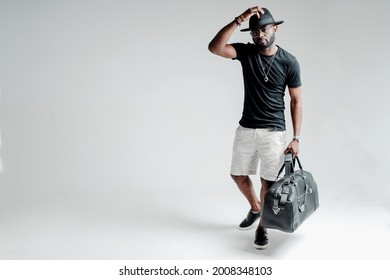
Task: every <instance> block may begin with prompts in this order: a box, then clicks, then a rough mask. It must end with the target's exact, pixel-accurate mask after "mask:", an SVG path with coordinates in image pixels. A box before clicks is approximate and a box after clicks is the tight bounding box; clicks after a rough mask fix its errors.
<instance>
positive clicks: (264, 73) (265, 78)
mask: <svg viewBox="0 0 390 280" xmlns="http://www.w3.org/2000/svg"><path fill="white" fill-rule="evenodd" d="M275 54H276V53H274V54H273V55H272V58H271V61H269V62H268V63H267V64H266V65H263V62H262V61H261V56H260V54H259V61H260V66H261V69H260V72H261V74H262V75H263V76H264V82H268V80H269V79H268V74H269V71H270V70H271V66H272V63H273V62H274V59H275ZM268 64H269V67H268V71H267V73H266V72H265V67H267V66H268Z"/></svg>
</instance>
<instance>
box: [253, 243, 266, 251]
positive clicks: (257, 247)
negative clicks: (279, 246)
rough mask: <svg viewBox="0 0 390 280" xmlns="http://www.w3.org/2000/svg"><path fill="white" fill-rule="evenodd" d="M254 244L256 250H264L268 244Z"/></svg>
mask: <svg viewBox="0 0 390 280" xmlns="http://www.w3.org/2000/svg"><path fill="white" fill-rule="evenodd" d="M254 245H255V248H256V249H257V250H264V249H266V248H267V247H268V244H265V245H257V244H254Z"/></svg>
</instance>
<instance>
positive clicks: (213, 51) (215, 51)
mask: <svg viewBox="0 0 390 280" xmlns="http://www.w3.org/2000/svg"><path fill="white" fill-rule="evenodd" d="M208 49H209V51H210V52H211V53H213V54H216V55H219V51H218V50H219V49H218V48H217V47H216V46H215V45H214V44H213V42H211V43H210V44H209V46H208Z"/></svg>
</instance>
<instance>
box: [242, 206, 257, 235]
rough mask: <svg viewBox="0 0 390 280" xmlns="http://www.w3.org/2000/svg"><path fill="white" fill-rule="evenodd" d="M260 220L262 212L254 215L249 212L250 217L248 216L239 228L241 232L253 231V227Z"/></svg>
mask: <svg viewBox="0 0 390 280" xmlns="http://www.w3.org/2000/svg"><path fill="white" fill-rule="evenodd" d="M259 218H260V212H258V213H253V212H252V211H250V210H249V212H248V215H246V218H245V219H244V220H243V221H242V222H241V224H240V225H239V226H238V228H239V229H241V230H248V229H251V228H252V227H251V226H252V225H253V224H254V223H255V222H256V221H257V220H258V219H259Z"/></svg>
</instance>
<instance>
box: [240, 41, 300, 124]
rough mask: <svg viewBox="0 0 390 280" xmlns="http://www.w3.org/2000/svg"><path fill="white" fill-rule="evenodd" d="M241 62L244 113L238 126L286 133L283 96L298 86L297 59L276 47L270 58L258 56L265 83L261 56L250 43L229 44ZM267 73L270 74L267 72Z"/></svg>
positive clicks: (298, 69)
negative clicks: (287, 90)
mask: <svg viewBox="0 0 390 280" xmlns="http://www.w3.org/2000/svg"><path fill="white" fill-rule="evenodd" d="M232 46H233V47H234V48H235V50H236V52H237V57H236V58H233V59H237V60H239V61H240V62H241V65H242V72H243V77H244V88H245V98H244V109H243V112H242V118H241V120H240V125H242V126H243V127H248V128H269V129H273V130H286V124H285V117H284V109H285V104H284V93H285V90H286V87H289V88H296V87H300V86H301V78H300V68H299V63H298V61H297V59H296V58H295V57H294V56H293V55H292V54H290V53H288V52H287V51H285V50H284V49H282V48H281V47H279V46H278V50H277V52H276V54H275V58H274V59H273V62H272V65H271V68H269V67H270V66H269V65H270V64H271V59H272V56H261V59H262V63H263V66H265V72H266V73H267V77H268V79H269V80H268V81H267V82H265V81H264V75H263V74H262V73H261V70H260V69H261V67H260V61H259V59H260V54H259V52H258V49H257V47H256V46H255V44H253V43H247V44H243V43H235V44H232ZM268 69H269V72H268Z"/></svg>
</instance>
